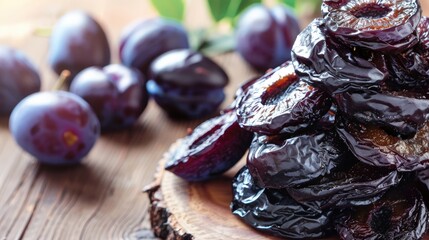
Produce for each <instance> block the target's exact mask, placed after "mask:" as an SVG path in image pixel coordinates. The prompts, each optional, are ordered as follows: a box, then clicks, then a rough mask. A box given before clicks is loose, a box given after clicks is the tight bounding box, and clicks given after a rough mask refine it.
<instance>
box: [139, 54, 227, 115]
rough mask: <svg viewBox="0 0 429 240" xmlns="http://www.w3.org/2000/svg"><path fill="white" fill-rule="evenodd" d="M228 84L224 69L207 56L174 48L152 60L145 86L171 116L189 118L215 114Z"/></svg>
mask: <svg viewBox="0 0 429 240" xmlns="http://www.w3.org/2000/svg"><path fill="white" fill-rule="evenodd" d="M228 83H229V79H228V76H227V74H226V73H225V71H224V70H223V69H222V68H221V67H220V66H219V65H218V64H217V63H216V62H214V61H213V60H211V59H210V58H209V57H207V56H205V55H203V54H201V53H198V52H195V51H192V50H188V49H176V50H172V51H169V52H166V53H164V54H162V55H161V56H159V57H158V58H156V59H155V60H154V61H153V63H152V64H151V67H150V80H149V81H148V83H147V89H148V92H149V93H150V94H151V96H152V97H153V98H154V100H155V102H156V103H157V104H158V105H159V106H160V107H161V108H162V109H163V110H164V111H165V112H167V113H168V114H169V115H170V116H171V117H173V118H185V119H192V118H200V117H203V116H205V115H208V114H212V113H214V112H215V111H216V110H217V109H218V107H219V106H220V104H221V103H222V102H223V100H224V99H225V93H224V87H225V86H226V85H227V84H228Z"/></svg>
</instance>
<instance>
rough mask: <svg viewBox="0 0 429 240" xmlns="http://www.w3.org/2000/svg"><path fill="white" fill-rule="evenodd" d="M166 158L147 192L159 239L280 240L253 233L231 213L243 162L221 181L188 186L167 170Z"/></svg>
mask: <svg viewBox="0 0 429 240" xmlns="http://www.w3.org/2000/svg"><path fill="white" fill-rule="evenodd" d="M173 147H174V146H173ZM167 155H168V153H167V154H166V155H165V156H164V158H163V159H162V160H161V161H160V163H159V168H158V173H157V175H156V178H155V181H154V183H152V184H151V185H149V186H147V187H146V188H145V190H144V191H145V192H147V193H148V195H149V199H150V202H151V206H150V208H149V211H150V217H151V225H152V229H153V230H154V233H155V235H156V236H157V237H160V238H162V239H179V240H181V239H211V240H217V239H219V240H225V239H237V240H238V239H258V240H259V239H260V240H268V239H272V240H274V239H279V238H275V237H272V236H269V235H265V234H264V233H261V232H259V231H256V230H254V229H253V228H251V227H249V226H247V225H246V224H244V223H243V222H242V221H241V220H240V219H239V218H237V217H236V216H234V215H233V214H232V213H231V210H230V208H229V205H230V203H231V200H232V189H231V183H232V177H233V176H234V174H235V172H237V171H238V169H240V167H241V166H242V165H243V164H244V163H243V161H241V162H240V163H239V164H237V165H236V166H235V167H234V168H233V169H231V170H230V171H228V172H227V173H226V174H225V175H224V176H222V177H220V178H216V179H214V180H211V181H206V182H198V183H189V182H187V181H185V180H183V179H181V178H179V177H177V176H176V175H174V174H172V173H170V172H168V171H165V170H164V165H165V161H166V160H165V159H167V158H168V156H167Z"/></svg>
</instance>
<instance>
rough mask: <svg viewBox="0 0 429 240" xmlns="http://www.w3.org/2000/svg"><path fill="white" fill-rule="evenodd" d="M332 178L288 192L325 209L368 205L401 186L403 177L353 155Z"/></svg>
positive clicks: (324, 178)
mask: <svg viewBox="0 0 429 240" xmlns="http://www.w3.org/2000/svg"><path fill="white" fill-rule="evenodd" d="M346 160H347V161H343V162H342V164H341V165H340V166H339V167H337V168H336V169H334V170H333V171H332V172H331V173H330V174H327V175H325V176H321V177H319V178H318V179H315V180H313V181H310V182H308V183H304V184H300V185H298V186H295V187H292V188H288V192H289V194H290V195H291V196H292V197H293V198H294V199H295V200H297V201H298V202H301V203H305V202H309V201H310V202H312V201H318V202H319V203H320V207H321V208H328V207H337V208H338V207H347V206H356V205H367V204H370V203H372V202H374V201H376V200H378V199H379V198H380V197H381V196H382V194H383V193H384V192H385V191H386V190H388V189H389V188H391V187H392V186H395V185H396V184H398V183H399V181H400V180H401V179H402V175H401V174H399V173H398V172H397V171H394V170H390V169H387V168H380V167H374V166H370V165H367V164H364V163H362V162H359V161H357V160H356V159H355V158H354V157H353V156H352V155H351V154H349V155H348V159H346Z"/></svg>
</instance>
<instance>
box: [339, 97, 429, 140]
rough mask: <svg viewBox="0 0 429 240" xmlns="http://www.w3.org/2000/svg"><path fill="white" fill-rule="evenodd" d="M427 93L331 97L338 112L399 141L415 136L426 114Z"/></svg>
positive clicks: (428, 102) (427, 106) (428, 108)
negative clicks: (398, 138)
mask: <svg viewBox="0 0 429 240" xmlns="http://www.w3.org/2000/svg"><path fill="white" fill-rule="evenodd" d="M427 97H428V96H427V94H418V93H415V92H410V91H402V92H383V93H379V92H375V91H365V92H360V93H355V92H344V93H340V94H337V95H336V96H335V99H336V103H337V106H338V109H340V110H341V111H342V112H343V113H345V114H346V115H347V116H348V117H349V118H350V117H351V118H353V119H354V120H356V121H358V122H360V123H370V124H374V125H376V126H380V127H381V128H383V129H384V130H386V131H387V132H389V133H392V134H399V135H401V137H403V138H410V137H413V136H414V135H415V133H416V132H417V129H418V128H419V127H421V125H422V124H423V123H424V122H425V120H426V119H427V118H428V115H429V100H428V99H426V98H427Z"/></svg>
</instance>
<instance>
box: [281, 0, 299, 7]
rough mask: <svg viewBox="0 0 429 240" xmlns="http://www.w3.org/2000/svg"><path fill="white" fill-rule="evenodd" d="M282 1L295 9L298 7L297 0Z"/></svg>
mask: <svg viewBox="0 0 429 240" xmlns="http://www.w3.org/2000/svg"><path fill="white" fill-rule="evenodd" d="M282 2H283V3H284V4H286V5H288V6H289V7H291V8H293V9H295V8H296V0H282Z"/></svg>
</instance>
